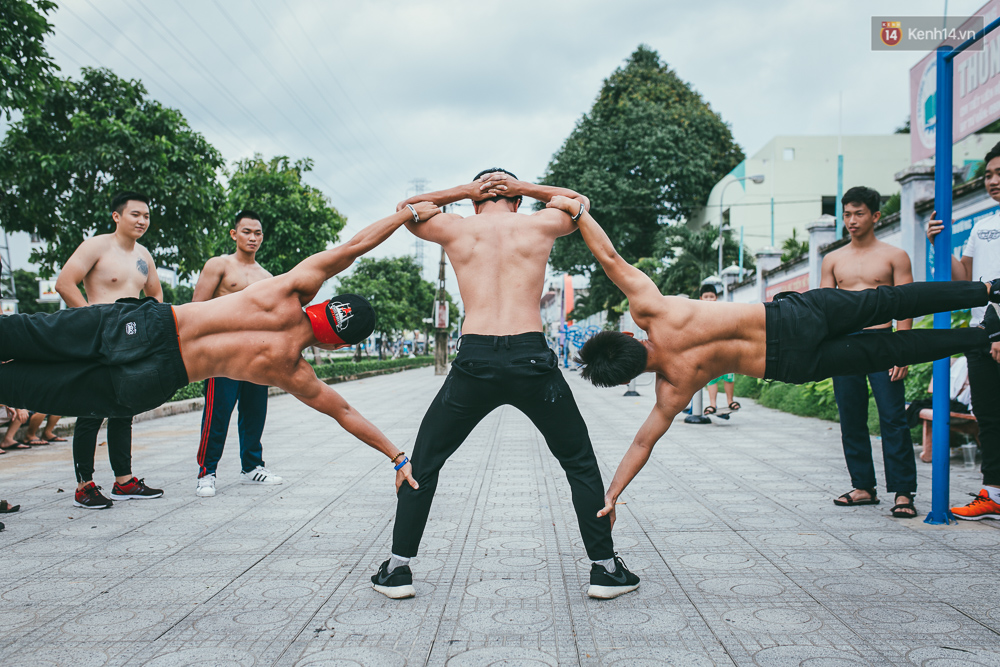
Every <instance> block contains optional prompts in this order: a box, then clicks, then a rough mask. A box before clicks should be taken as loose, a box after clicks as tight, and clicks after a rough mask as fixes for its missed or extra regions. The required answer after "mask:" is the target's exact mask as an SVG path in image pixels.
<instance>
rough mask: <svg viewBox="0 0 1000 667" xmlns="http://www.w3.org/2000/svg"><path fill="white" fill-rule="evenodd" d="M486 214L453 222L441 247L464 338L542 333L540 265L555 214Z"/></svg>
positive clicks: (552, 237)
mask: <svg viewBox="0 0 1000 667" xmlns="http://www.w3.org/2000/svg"><path fill="white" fill-rule="evenodd" d="M542 213H544V214H545V215H540V214H536V215H523V214H520V213H507V212H489V213H481V214H479V215H473V216H470V217H468V218H458V219H457V220H456V221H455V222H454V223H453V224H455V225H457V231H456V232H455V233H454V234H453V235H451V237H450V238H449V239H447V240H443V241H442V245H443V246H444V249H445V252H446V253H447V254H448V258H449V259H450V260H451V263H452V266H453V267H454V268H455V275H456V276H457V277H458V288H459V291H460V292H461V294H462V302H463V304H464V306H465V321H464V323H463V325H462V333H464V334H469V333H471V334H486V335H494V336H503V335H510V334H519V333H525V332H528V331H541V330H542V317H541V312H540V310H539V303H540V302H541V298H542V289H543V287H544V282H545V265H546V263H547V262H548V258H549V253H550V252H551V251H552V244H553V243H554V241H555V238H556V236H558V234H554V233H552V231H551V226H552V224H551V223H553V221H554V219H555V218H554V216H563V215H565V214H562V213H560V212H557V211H544V212H542Z"/></svg>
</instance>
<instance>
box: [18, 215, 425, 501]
mask: <svg viewBox="0 0 1000 667" xmlns="http://www.w3.org/2000/svg"><path fill="white" fill-rule="evenodd" d="M438 211H439V209H438V208H437V207H436V206H433V205H432V204H427V203H420V204H417V205H415V206H410V207H407V208H404V209H403V210H402V212H397V213H395V214H393V215H391V216H389V217H387V218H384V219H382V220H380V221H378V222H376V223H373V224H371V225H369V226H368V227H366V228H365V229H363V230H361V231H360V232H358V234H357V235H355V236H354V238H352V239H351V240H350V241H348V242H347V243H344V244H342V245H339V246H337V247H335V248H333V249H331V250H326V251H324V252H321V253H317V254H315V255H312V256H311V257H309V258H307V259H305V260H303V261H302V262H300V263H299V264H298V265H297V266H296V267H295V268H294V269H292V270H291V271H289V272H288V273H286V274H283V275H280V276H277V277H275V278H269V279H267V280H261V281H259V282H255V283H253V284H252V285H250V286H249V287H247V288H246V289H244V290H242V291H240V292H236V293H233V294H227V295H225V296H220V297H218V298H216V299H212V300H211V301H203V302H197V303H187V304H184V305H181V306H171V305H169V304H162V303H159V302H157V301H155V300H154V299H144V300H141V301H140V300H138V299H130V300H125V301H121V300H120V301H118V302H116V303H111V304H101V305H97V306H90V307H85V308H73V309H69V310H63V311H60V312H58V313H53V314H51V315H48V314H34V315H10V316H8V317H3V318H0V360H2V361H6V363H2V364H0V403H11V404H14V405H24V406H25V407H26V408H28V409H32V410H36V411H39V412H50V413H56V414H61V415H76V416H111V417H130V416H132V415H135V414H138V413H140V412H143V411H145V410H150V409H152V408H155V407H156V406H158V405H160V404H161V403H163V402H164V401H167V400H169V399H170V397H171V396H173V394H174V393H175V392H176V391H177V389H179V388H181V387H183V386H185V385H186V384H188V382H197V381H199V380H204V379H206V378H210V377H228V378H232V379H234V380H245V381H247V382H253V383H256V384H261V385H274V386H277V387H280V388H282V389H284V390H285V391H287V392H288V393H290V394H291V395H293V396H294V397H295V398H297V399H299V400H300V401H302V402H303V403H305V404H306V405H308V406H310V407H312V408H313V409H315V410H318V411H319V412H322V413H324V414H327V415H330V416H331V417H333V418H334V419H336V420H337V422H338V423H339V424H340V425H341V426H342V427H344V428H345V429H346V430H347V431H348V432H350V433H351V434H352V435H354V436H355V437H357V438H358V439H360V440H362V441H363V442H365V443H366V444H368V445H369V446H371V447H373V448H375V449H377V450H379V451H380V452H382V453H383V454H385V455H386V456H387V457H389V458H390V459H393V458H395V459H396V462H395V465H394V467H395V468H396V485H397V488H398V486H399V484H400V483H401V482H402V481H403V480H404V479H406V480H409V481H410V483H411V484H414V485H416V482H415V481H413V478H412V475H411V472H410V470H411V468H410V465H409V463H408V462H407V461H406V460H405V457H403V456H402V452H400V451H399V450H398V449H397V448H396V447H395V446H394V445H393V444H392V443H391V442H390V441H389V440H388V438H386V437H385V435H383V434H382V432H381V431H379V430H378V429H377V428H376V427H375V426H374V425H373V424H372V423H371V422H369V421H368V420H367V419H365V418H364V417H363V416H361V415H360V414H359V413H358V412H357V411H356V410H354V409H353V408H352V407H351V406H350V405H349V404H348V403H347V401H345V400H344V399H343V397H341V396H340V395H339V394H338V393H337V392H335V391H334V390H333V389H332V388H331V387H330V386H329V385H327V384H325V383H324V382H322V381H321V380H319V379H318V378H317V377H316V373H315V372H314V371H313V369H312V367H311V366H310V365H309V364H308V363H307V362H306V360H305V359H303V357H302V350H304V349H305V348H307V347H311V346H328V347H340V346H344V345H350V344H354V343H357V342H359V341H361V340H364V339H365V338H367V337H368V336H369V335H370V334H371V332H372V330H373V329H374V326H375V313H374V311H373V310H372V307H371V305H370V304H369V303H368V302H367V301H366V300H365V299H363V298H361V297H359V296H357V295H350V294H349V295H340V296H338V297H334V298H332V299H330V300H329V301H324V302H322V303H317V304H313V305H311V306H308V307H306V308H305V310H303V307H305V306H307V305H308V304H309V303H310V302H311V301H312V300H313V299H314V298H315V297H316V294H317V292H318V291H319V289H320V287H322V285H323V283H324V282H325V281H326V280H329V279H330V278H332V277H333V276H335V275H337V274H338V273H340V272H341V271H343V270H344V269H346V268H347V267H349V266H350V265H351V264H352V263H353V262H354V260H355V259H357V258H358V257H360V256H361V255H363V254H364V253H366V252H368V251H369V250H371V249H372V248H374V247H375V246H377V245H378V244H380V243H381V242H382V241H384V240H385V239H387V238H388V237H389V236H390V235H391V234H392V232H394V231H395V230H396V229H398V228H399V227H400V226H401V225H402V224H403V223H404V222H406V221H411V222H420V221H421V220H426V219H428V218H430V217H432V216H433V215H435V214H436V213H437V212H438Z"/></svg>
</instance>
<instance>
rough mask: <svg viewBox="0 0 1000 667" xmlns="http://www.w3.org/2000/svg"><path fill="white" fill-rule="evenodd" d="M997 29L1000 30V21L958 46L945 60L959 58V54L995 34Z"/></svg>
mask: <svg viewBox="0 0 1000 667" xmlns="http://www.w3.org/2000/svg"><path fill="white" fill-rule="evenodd" d="M997 28H1000V19H997V20H995V21H993V23H991V24H989V25H988V26H986V27H985V28H983V29H982V30H980V31H979V32H977V33H976V34H975V35H973V36H972V37H970V38H969V39H967V40H965V41H964V42H962V43H961V44H959V45H958V46H956V47H955V50H954V51H952V52H951V53H948V54H947V55H945V60H954V58H955V56H957V55H958V54H959V53H961V52H962V51H965V50H966V49H967V48H969V47H970V46H972V45H973V44H975V43H976V42H978V41H979V40H981V39H982V38H983V37H985V36H986V35H988V34H990V33H991V32H993V31H994V30H996V29H997Z"/></svg>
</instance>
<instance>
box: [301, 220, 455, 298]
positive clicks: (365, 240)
mask: <svg viewBox="0 0 1000 667" xmlns="http://www.w3.org/2000/svg"><path fill="white" fill-rule="evenodd" d="M413 208H414V209H415V210H416V211H417V215H418V217H419V218H420V220H421V221H424V220H427V219H428V218H432V217H434V216H435V215H437V214H438V213H440V212H441V209H439V208H438V207H437V206H435V205H434V204H431V203H429V202H426V201H425V202H419V203H417V204H414V205H413ZM407 221H409V222H412V221H413V213H412V212H411V211H410V209H409V208H405V207H404V208H403V209H402V210H401V211H397V212H396V213H393V214H392V215H390V216H388V217H386V218H382V219H381V220H379V221H378V222H373V223H372V224H370V225H368V226H367V227H365V228H364V229H362V230H361V231H360V232H358V233H357V234H355V235H354V236H353V237H352V238H351V240H349V241H347V242H346V243H342V244H340V245H339V246H337V247H335V248H331V249H330V250H324V251H323V252H319V253H316V254H315V255H312V256H310V257H307V258H306V259H304V260H302V261H301V262H299V263H298V264H297V265H296V266H295V268H293V269H292V270H291V271H289V272H288V276H289V277H290V278H291V279H292V280H293V281H294V284H295V289H296V290H297V291H299V292H302V293H303V294H306V295H309V298H310V299H311V298H312V296H314V295H315V294H316V292H318V291H319V288H320V287H322V286H323V283H324V282H326V281H327V280H329V279H330V278H332V277H334V276H335V275H337V274H338V273H340V272H341V271H343V270H344V269H346V268H347V267H349V266H350V265H351V264H353V263H354V260H356V259H357V258H358V257H360V256H362V255H364V254H365V253H366V252H368V251H369V250H371V249H372V248H374V247H376V246H377V245H379V244H380V243H382V242H383V241H385V240H386V239H387V238H389V237H390V236H392V233H393V232H395V231H396V230H397V229H399V228H400V227H401V226H402V225H403V223H404V222H407Z"/></svg>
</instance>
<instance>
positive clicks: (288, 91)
mask: <svg viewBox="0 0 1000 667" xmlns="http://www.w3.org/2000/svg"><path fill="white" fill-rule="evenodd" d="M88 1H89V0H88ZM212 4H214V5H215V7H216V8H217V9H218V10H219V12H220V13H221V14H222V15H223V17H224V18H225V19H226V21H227V22H228V23H229V25H230V26H232V28H233V29H234V30H235V31H236V33H237V34H238V35H239V36H240V38H241V39H242V40H243V42H244V43H245V44H246V45H247V48H248V49H250V50H251V51H252V52H253V53H254V55H256V56H257V59H258V60H259V61H260V62H261V64H262V65H264V67H265V69H267V70H268V71H269V72H270V73H271V76H273V77H274V80H275V81H276V82H277V83H278V85H279V86H281V88H282V89H283V90H284V91H285V93H286V94H287V95H288V97H289V98H290V99H291V100H292V101H293V102H295V104H296V106H298V107H299V110H300V111H301V112H302V113H303V115H305V116H306V117H308V118H309V119H310V120H311V121H312V123H313V125H315V126H316V129H318V130H319V131H320V132H321V133H322V134H323V135H324V136H325V137H326V139H327V141H329V142H330V144H331V145H333V146H334V147H335V148H337V149H339V150H340V151H341V152H345V153H346V152H347V151H344V150H343V148H342V147H341V146H339V144H338V142H337V141H336V140H335V139H334V138H333V137H332V136H331V135H330V133H329V132H328V131H327V130H326V128H325V127H324V126H323V125H322V123H320V122H319V120H318V119H316V117H315V116H313V115H312V113H310V112H309V110H308V109H307V108H306V106H305V104H304V103H303V102H302V100H301V99H299V97H298V95H296V94H295V91H294V90H293V89H291V88H290V87H289V86H288V85H286V84H285V82H284V80H283V79H282V77H281V76H280V75H279V74H278V72H277V71H275V69H274V68H273V67H272V66H271V64H270V63H269V62H268V61H267V60H266V59H264V58H262V57H261V56H260V54H259V53H258V50H257V49H255V48H254V45H253V42H251V40H250V38H249V37H247V34H246V33H245V32H243V29H242V28H240V27H239V25H238V24H237V23H236V21H235V20H233V18H232V16H230V15H229V12H227V11H226V9H225V8H224V7H223V6H222V5H221V4H219V2H218V0H212ZM361 177H362V178H364V179H365V180H366V181H367V176H366V175H361ZM368 185H369V186H370V187H371V188H372V190H373V191H375V192H378V189H379V186H377V185H375V184H374V183H372V182H370V181H368ZM383 196H384V195H383Z"/></svg>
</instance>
